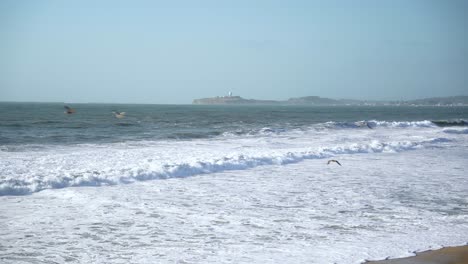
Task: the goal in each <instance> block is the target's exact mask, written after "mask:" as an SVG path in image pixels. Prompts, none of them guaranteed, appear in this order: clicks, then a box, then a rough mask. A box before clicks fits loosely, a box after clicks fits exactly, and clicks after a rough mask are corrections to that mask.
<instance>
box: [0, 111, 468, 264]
mask: <svg viewBox="0 0 468 264" xmlns="http://www.w3.org/2000/svg"><path fill="white" fill-rule="evenodd" d="M5 105H7V104H2V107H6V106H5ZM47 106H48V107H50V109H54V111H55V110H56V111H58V112H57V113H55V112H54V113H53V114H51V112H50V111H52V110H50V109H49V110H47V111H46V110H43V111H45V112H47V113H49V114H48V115H46V116H48V118H49V119H50V120H49V121H47V122H44V121H40V120H42V118H43V117H42V116H43V115H42V114H41V115H37V114H34V118H33V117H27V116H29V115H33V114H31V113H24V111H27V109H26V108H24V107H23V106H21V107H18V106H15V107H13V108H9V110H8V111H9V114H6V115H4V117H2V118H3V119H2V122H1V126H0V129H1V130H0V131H1V132H2V133H1V137H2V139H3V140H5V139H6V140H5V141H2V142H3V143H2V144H1V146H0V195H1V196H0V236H1V237H2V239H1V240H0V259H1V262H2V263H3V262H5V263H41V262H59V263H63V262H72V263H86V262H94V263H109V262H112V263H128V262H131V263H154V262H159V263H285V262H287V263H360V262H363V261H364V260H366V259H369V260H376V259H384V258H387V257H402V256H409V255H411V254H412V252H414V251H421V250H426V249H430V248H438V247H441V246H450V245H461V244H465V243H467V242H468V240H467V237H468V236H467V234H468V198H467V196H466V193H468V179H467V178H466V174H467V173H466V168H465V167H466V164H467V160H468V151H467V149H468V148H467V147H468V133H467V128H466V126H465V125H463V124H461V123H462V122H464V120H466V117H467V116H468V114H467V108H440V107H439V108H437V107H434V108H395V107H393V108H385V107H383V108H371V107H369V108H366V107H364V108H359V107H338V108H326V107H325V108H321V107H317V108H314V107H311V108H306V107H292V108H280V109H276V108H271V107H247V108H239V107H237V108H236V107H219V106H218V107H215V106H210V107H208V106H206V107H205V106H200V107H195V106H134V107H135V108H129V109H130V110H129V109H122V108H124V107H123V106H122V105H121V106H119V108H117V109H116V110H118V111H126V112H127V113H128V116H127V117H126V118H125V119H122V120H117V119H113V116H112V114H109V113H108V110H109V111H110V110H113V109H115V106H109V105H91V106H90V108H89V109H88V108H83V109H80V108H81V107H78V106H74V107H75V108H77V115H76V116H74V115H72V116H65V115H64V114H63V113H62V112H60V111H62V109H61V107H62V105H59V104H57V105H47ZM22 107H23V108H22ZM93 107H94V108H93ZM139 107H141V108H139ZM138 109H139V110H138ZM249 109H250V110H249ZM8 111H7V112H8ZM15 111H16V112H15ZM18 111H19V112H21V113H22V114H19V113H18ZM41 111H42V110H41ZM138 111H140V112H138ZM145 111H148V112H146V113H147V115H148V116H152V117H151V118H144V117H141V116H144V115H139V114H137V113H144V112H145ZM164 111H166V112H167V113H171V114H172V115H173V116H172V117H171V118H167V119H164V118H161V117H160V115H161V112H164ZM171 111H172V112H171ZM276 111H278V113H277V112H276ZM82 112H86V113H88V114H87V115H84V114H83V115H82V116H79V115H78V113H82ZM150 112H151V113H150ZM15 113H16V114H15ZM39 113H40V111H39ZM92 113H95V114H96V116H93V115H92ZM5 116H6V117H8V118H7V119H5ZM15 116H18V118H15ZM19 116H21V117H22V118H19ZM52 116H54V118H56V119H57V120H54V118H52ZM195 116H198V119H203V118H204V117H205V118H206V120H194V117H195ZM62 119H63V120H62ZM75 119H76V120H75ZM5 120H6V122H5ZM32 120H36V121H32ZM132 120H133V121H135V120H136V121H142V120H153V121H151V122H147V123H143V124H142V125H117V124H120V123H122V124H127V122H128V123H129V124H131V123H132V122H133V121H132ZM156 120H159V121H156ZM162 120H166V121H164V122H163V121H162ZM170 120H178V121H170ZM181 120H185V121H181ZM434 120H439V121H440V120H445V121H444V125H442V126H441V125H440V124H436V123H434V122H432V121H434ZM136 121H135V122H136ZM34 122H36V123H34ZM171 122H173V123H171ZM136 123H137V124H138V122H136ZM12 124H16V125H12ZM83 124H84V125H83ZM447 124H451V125H447ZM157 128H161V129H160V130H158V129H157ZM178 128H181V129H180V130H179V129H178ZM103 131H107V132H108V133H107V134H104V135H102V133H101V132H103ZM215 131H216V133H214V132H215ZM64 133H65V134H64ZM187 133H188V134H187ZM197 133H200V134H202V136H200V134H197ZM195 134H197V135H196V136H194V135H195ZM57 135H63V136H62V137H59V139H54V137H55V136H57ZM180 135H183V136H182V137H181V136H180ZM11 138H13V139H14V140H10V139H11ZM15 140H16V141H15ZM330 158H334V159H337V160H339V161H340V162H341V164H342V165H343V166H339V165H337V164H330V165H327V164H326V163H327V160H328V159H330Z"/></svg>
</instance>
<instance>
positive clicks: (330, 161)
mask: <svg viewBox="0 0 468 264" xmlns="http://www.w3.org/2000/svg"><path fill="white" fill-rule="evenodd" d="M332 162H335V163H337V164H338V165H340V166H341V163H340V162H339V161H337V160H329V161H328V162H327V165H329V164H330V163H332Z"/></svg>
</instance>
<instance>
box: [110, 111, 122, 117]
mask: <svg viewBox="0 0 468 264" xmlns="http://www.w3.org/2000/svg"><path fill="white" fill-rule="evenodd" d="M112 113H113V114H114V115H115V117H117V118H124V117H125V112H117V111H112Z"/></svg>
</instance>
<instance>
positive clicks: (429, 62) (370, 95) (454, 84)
mask: <svg viewBox="0 0 468 264" xmlns="http://www.w3.org/2000/svg"><path fill="white" fill-rule="evenodd" d="M467 13H468V1H463V0H452V1H438V0H437V1H436V0H434V1H432V0H412V1H407V0H387V1H385V0H382V1H375V0H356V1H352V0H342V1H337V0H323V1H318V0H317V1H313V0H290V1H275V0H270V1H265V0H256V1H250V0H233V1H222V0H217V1H216V0H213V1H208V0H200V1H179V0H174V1H157V0H155V1H138V0H137V1H118V0H113V1H111V0H102V1H91V0H82V1H73V0H71V1H58V0H57V1H52V0H50V1H48V0H44V1H32V0H29V1H27V0H3V1H0V101H37V102H72V103H73V102H75V103H87V102H104V103H154V104H190V103H191V102H192V100H193V99H196V98H205V97H214V96H222V95H227V94H228V93H229V92H232V93H233V95H239V96H242V97H244V98H249V99H270V100H285V99H288V98H292V97H301V96H310V95H316V96H321V97H329V98H334V99H342V98H349V99H368V100H409V99H417V98H426V97H436V96H455V95H468V16H466V14H467Z"/></svg>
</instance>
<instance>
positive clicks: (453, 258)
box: [363, 244, 468, 264]
mask: <svg viewBox="0 0 468 264" xmlns="http://www.w3.org/2000/svg"><path fill="white" fill-rule="evenodd" d="M415 254H416V256H411V257H404V258H395V259H385V260H375V261H374V260H373V261H365V262H363V264H468V244H465V245H462V246H450V247H443V248H440V249H436V250H427V251H422V252H415Z"/></svg>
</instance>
